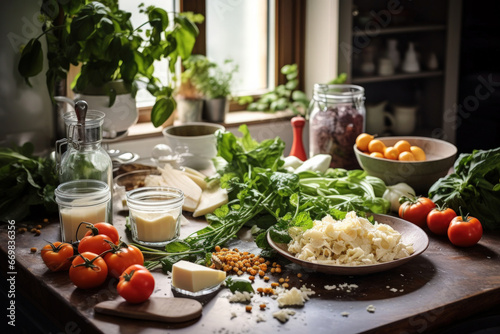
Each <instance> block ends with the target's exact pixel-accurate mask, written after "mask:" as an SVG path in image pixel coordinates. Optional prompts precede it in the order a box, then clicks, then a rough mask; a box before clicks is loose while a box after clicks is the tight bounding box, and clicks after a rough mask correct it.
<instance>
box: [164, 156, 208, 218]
mask: <svg viewBox="0 0 500 334" xmlns="http://www.w3.org/2000/svg"><path fill="white" fill-rule="evenodd" d="M158 170H159V171H160V172H161V176H162V178H163V181H162V184H164V185H166V186H169V187H174V188H178V189H180V190H182V191H183V192H184V205H183V206H182V210H185V211H189V212H194V210H195V209H196V207H197V206H198V203H199V202H200V198H201V192H202V190H201V188H200V186H198V185H197V184H196V182H194V181H193V180H191V179H190V178H189V177H187V176H186V175H185V174H184V173H183V172H182V171H180V170H178V169H174V168H173V167H172V166H171V165H170V164H166V165H165V167H164V168H161V167H158Z"/></svg>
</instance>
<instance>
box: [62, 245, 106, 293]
mask: <svg viewBox="0 0 500 334" xmlns="http://www.w3.org/2000/svg"><path fill="white" fill-rule="evenodd" d="M107 276H108V266H107V265H106V262H104V259H103V258H102V257H100V256H99V255H97V254H94V253H91V252H84V253H80V254H78V256H77V257H75V259H74V260H73V262H72V264H71V267H70V268H69V278H70V279H71V282H73V284H74V285H76V286H77V287H78V288H80V289H91V288H95V287H98V286H99V285H101V284H102V283H104V281H105V280H106V277H107Z"/></svg>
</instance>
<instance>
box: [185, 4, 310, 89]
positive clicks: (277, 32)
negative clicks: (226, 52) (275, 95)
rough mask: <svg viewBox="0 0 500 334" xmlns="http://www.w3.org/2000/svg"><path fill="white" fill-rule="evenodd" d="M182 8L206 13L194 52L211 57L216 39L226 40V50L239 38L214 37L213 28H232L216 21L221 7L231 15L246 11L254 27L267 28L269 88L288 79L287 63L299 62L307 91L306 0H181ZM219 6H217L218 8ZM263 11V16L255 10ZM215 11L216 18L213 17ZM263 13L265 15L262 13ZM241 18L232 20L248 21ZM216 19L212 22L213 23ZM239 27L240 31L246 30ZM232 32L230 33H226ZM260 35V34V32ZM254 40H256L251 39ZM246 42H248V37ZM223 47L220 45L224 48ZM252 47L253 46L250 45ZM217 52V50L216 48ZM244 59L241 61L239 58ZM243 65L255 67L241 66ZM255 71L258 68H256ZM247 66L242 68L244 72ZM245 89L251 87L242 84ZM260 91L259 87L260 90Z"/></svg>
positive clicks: (301, 79) (226, 23) (301, 80)
mask: <svg viewBox="0 0 500 334" xmlns="http://www.w3.org/2000/svg"><path fill="white" fill-rule="evenodd" d="M179 1H180V10H181V11H191V12H195V13H200V14H203V15H204V16H205V22H203V23H202V24H200V25H199V29H200V36H198V39H197V41H196V45H195V49H194V50H193V53H195V54H204V55H207V56H209V57H212V56H213V57H217V56H215V55H213V54H212V53H211V52H212V51H211V49H212V48H211V46H210V45H208V43H211V38H212V39H214V38H215V39H217V40H218V39H220V40H222V41H223V42H225V46H224V48H225V49H233V48H235V42H236V41H235V39H232V38H231V39H226V38H219V36H215V37H214V36H213V35H212V31H213V29H217V27H218V29H222V30H232V29H234V27H233V28H232V27H231V25H229V22H230V21H231V20H229V19H228V22H215V23H214V22H213V20H215V21H217V20H218V19H219V20H220V18H217V14H216V13H217V10H219V12H220V11H222V12H223V13H229V12H231V15H235V16H236V15H243V14H246V19H247V20H248V21H249V23H248V24H249V27H250V29H255V30H257V29H262V25H264V26H266V27H267V31H268V36H267V41H266V43H267V51H268V52H267V60H268V63H267V69H266V72H267V74H266V75H267V88H268V89H269V88H273V87H274V86H275V85H277V84H281V83H284V82H285V80H286V79H285V77H284V76H283V75H282V74H281V73H280V69H281V67H283V66H284V65H286V64H293V63H296V64H297V65H298V67H299V83H300V84H299V87H298V89H301V90H303V84H304V54H305V50H304V48H305V8H306V0H268V1H261V0H179ZM263 3H267V23H263V21H262V19H263V18H264V16H263V15H264V14H263V13H264V9H263V8H264V7H265V5H263ZM214 6H215V7H214ZM250 8H251V9H250ZM259 10H260V12H259V13H260V14H258V15H259V16H256V15H255V13H256V12H257V11H259ZM212 13H215V15H216V16H215V18H214V17H213V16H212V15H214V14H212ZM261 15H262V16H261ZM243 20H244V19H241V20H234V19H233V20H232V21H233V25H236V26H237V27H238V26H240V25H241V26H245V24H246V22H243ZM211 21H212V23H211ZM243 29H244V28H243V27H239V31H241V30H243ZM224 34H228V32H227V31H226V32H224ZM254 36H256V35H254ZM257 36H258V35H257ZM250 41H252V39H250ZM238 42H240V41H238ZM243 42H248V40H245V41H243ZM222 48H223V47H220V49H222ZM250 48H251V46H250ZM213 52H215V51H213ZM235 60H236V59H235ZM238 61H240V60H238ZM239 65H240V67H241V66H243V68H245V66H247V68H250V69H251V68H252V66H248V65H241V64H239ZM253 70H254V69H253ZM244 71H245V70H244V69H243V70H242V71H241V72H243V73H244ZM240 87H241V90H242V91H244V90H246V89H248V90H251V88H248V87H246V86H245V85H244V84H241V86H240ZM256 90H258V89H256Z"/></svg>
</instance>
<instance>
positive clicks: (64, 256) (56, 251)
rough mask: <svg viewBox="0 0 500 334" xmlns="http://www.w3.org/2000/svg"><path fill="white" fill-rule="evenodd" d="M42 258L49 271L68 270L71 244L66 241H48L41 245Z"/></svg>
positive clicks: (71, 252)
mask: <svg viewBox="0 0 500 334" xmlns="http://www.w3.org/2000/svg"><path fill="white" fill-rule="evenodd" d="M41 254H42V260H43V262H44V263H45V265H46V266H47V267H48V268H49V269H50V270H51V271H64V270H68V269H69V267H70V266H71V261H72V257H73V246H71V245H70V244H68V243H66V242H60V241H56V242H54V243H52V242H49V243H48V244H47V245H45V246H43V248H42V251H41Z"/></svg>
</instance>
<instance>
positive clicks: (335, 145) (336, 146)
mask: <svg viewBox="0 0 500 334" xmlns="http://www.w3.org/2000/svg"><path fill="white" fill-rule="evenodd" d="M364 100H365V96H364V88H363V87H361V86H356V85H327V84H315V85H314V93H313V99H312V100H311V103H310V105H309V108H308V119H309V154H310V156H311V157H312V156H314V155H317V154H329V155H331V156H332V161H331V163H330V167H332V168H345V169H357V168H359V164H358V162H357V160H356V156H355V154H354V149H353V146H354V144H355V143H356V137H357V136H358V135H359V134H361V133H363V131H364V128H365V106H364Z"/></svg>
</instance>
